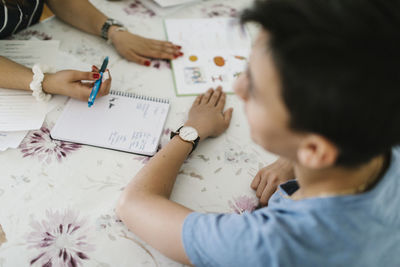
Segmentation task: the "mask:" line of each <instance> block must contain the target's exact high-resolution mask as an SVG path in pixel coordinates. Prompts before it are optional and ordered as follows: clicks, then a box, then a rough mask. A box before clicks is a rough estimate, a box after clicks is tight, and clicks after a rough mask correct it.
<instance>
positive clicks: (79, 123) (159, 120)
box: [51, 91, 169, 155]
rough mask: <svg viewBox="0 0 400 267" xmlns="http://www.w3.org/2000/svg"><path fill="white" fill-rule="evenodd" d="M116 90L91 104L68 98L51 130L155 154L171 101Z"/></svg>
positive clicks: (70, 137) (80, 140) (75, 138)
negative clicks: (130, 94)
mask: <svg viewBox="0 0 400 267" xmlns="http://www.w3.org/2000/svg"><path fill="white" fill-rule="evenodd" d="M117 94H118V92H115V91H112V92H111V94H110V95H107V96H104V97H101V98H98V99H96V101H95V103H94V105H93V106H92V107H91V108H88V106H87V102H82V101H78V100H75V99H71V100H69V102H68V103H67V105H66V107H65V109H64V111H63V113H62V115H61V116H60V118H59V120H58V121H57V123H56V125H55V126H54V128H53V129H52V131H51V136H52V138H54V139H60V140H64V141H69V142H75V143H81V144H87V145H92V146H98V147H104V148H111V149H115V150H121V151H126V152H132V153H137V154H143V155H154V154H155V153H156V151H157V148H158V144H159V141H160V137H161V134H162V131H163V128H164V124H165V121H166V118H167V114H168V109H169V103H167V102H165V101H164V100H159V99H155V100H154V101H152V100H149V99H142V97H141V96H134V95H133V96H119V95H117ZM122 94H123V93H122Z"/></svg>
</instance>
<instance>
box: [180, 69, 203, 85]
mask: <svg viewBox="0 0 400 267" xmlns="http://www.w3.org/2000/svg"><path fill="white" fill-rule="evenodd" d="M184 74H185V82H186V83H187V84H197V83H205V82H206V80H205V75H204V72H203V71H202V69H200V68H199V67H186V68H185V69H184Z"/></svg>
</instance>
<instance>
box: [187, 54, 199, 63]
mask: <svg viewBox="0 0 400 267" xmlns="http://www.w3.org/2000/svg"><path fill="white" fill-rule="evenodd" d="M189 60H190V61H192V62H196V61H197V60H198V57H197V56H195V55H191V56H190V57H189Z"/></svg>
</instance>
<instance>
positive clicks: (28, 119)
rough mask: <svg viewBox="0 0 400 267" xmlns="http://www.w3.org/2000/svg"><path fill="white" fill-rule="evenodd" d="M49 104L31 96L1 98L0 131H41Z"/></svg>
mask: <svg viewBox="0 0 400 267" xmlns="http://www.w3.org/2000/svg"><path fill="white" fill-rule="evenodd" d="M46 113H47V103H42V102H38V101H37V100H36V99H35V98H34V97H32V96H31V95H1V96H0V131H23V130H32V129H39V128H40V127H41V126H42V124H43V121H44V119H45V117H46Z"/></svg>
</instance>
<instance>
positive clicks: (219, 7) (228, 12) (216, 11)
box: [201, 4, 238, 18]
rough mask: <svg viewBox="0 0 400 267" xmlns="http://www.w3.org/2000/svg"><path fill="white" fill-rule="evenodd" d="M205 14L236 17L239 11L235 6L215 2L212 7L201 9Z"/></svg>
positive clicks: (211, 16)
mask: <svg viewBox="0 0 400 267" xmlns="http://www.w3.org/2000/svg"><path fill="white" fill-rule="evenodd" d="M201 11H202V12H203V13H204V15H205V16H207V17H209V18H214V17H236V16H237V14H238V12H237V10H236V9H235V8H233V7H230V6H227V5H224V4H215V5H212V6H210V7H205V8H203V9H202V10H201Z"/></svg>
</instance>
